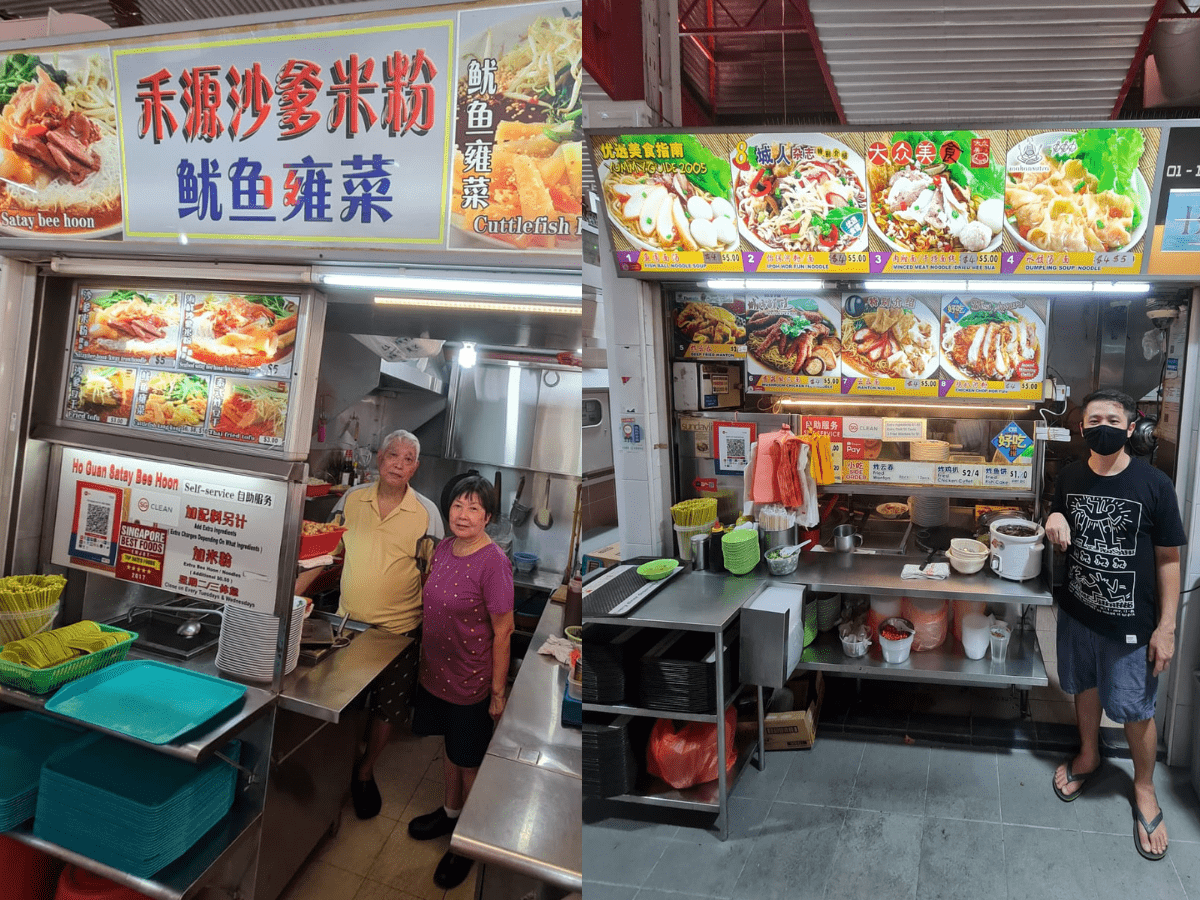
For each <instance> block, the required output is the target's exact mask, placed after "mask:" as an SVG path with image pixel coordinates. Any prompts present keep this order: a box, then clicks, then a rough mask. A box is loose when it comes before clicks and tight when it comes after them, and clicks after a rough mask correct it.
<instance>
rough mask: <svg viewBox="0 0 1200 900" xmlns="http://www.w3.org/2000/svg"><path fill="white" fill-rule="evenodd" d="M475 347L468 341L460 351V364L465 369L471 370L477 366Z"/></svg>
mask: <svg viewBox="0 0 1200 900" xmlns="http://www.w3.org/2000/svg"><path fill="white" fill-rule="evenodd" d="M475 359H476V356H475V345H474V344H473V343H472V342H471V341H466V342H465V343H464V344H463V345H462V349H461V350H459V351H458V364H459V365H460V366H462V367H463V368H464V369H470V368H472V367H473V366H474V365H475Z"/></svg>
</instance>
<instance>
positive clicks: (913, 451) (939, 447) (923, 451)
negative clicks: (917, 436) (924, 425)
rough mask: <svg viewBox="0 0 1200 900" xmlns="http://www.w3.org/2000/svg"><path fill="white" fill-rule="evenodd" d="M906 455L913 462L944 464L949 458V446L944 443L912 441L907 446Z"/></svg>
mask: <svg viewBox="0 0 1200 900" xmlns="http://www.w3.org/2000/svg"><path fill="white" fill-rule="evenodd" d="M908 455H909V458H910V459H911V460H912V461H913V462H945V461H946V460H948V459H949V458H950V444H949V443H948V442H946V441H913V442H912V443H911V444H909V445H908Z"/></svg>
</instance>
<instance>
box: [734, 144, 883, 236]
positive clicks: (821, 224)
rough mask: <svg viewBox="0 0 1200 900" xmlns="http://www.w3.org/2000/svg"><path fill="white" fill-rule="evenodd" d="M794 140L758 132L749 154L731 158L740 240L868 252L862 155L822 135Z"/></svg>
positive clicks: (748, 149) (748, 151)
mask: <svg viewBox="0 0 1200 900" xmlns="http://www.w3.org/2000/svg"><path fill="white" fill-rule="evenodd" d="M791 138H794V141H795V142H793V140H791V139H789V136H788V135H770V134H765V135H764V134H760V135H753V136H751V137H750V138H748V139H747V140H746V142H745V144H746V147H747V152H745V153H739V151H735V152H734V154H733V155H732V156H731V168H732V173H733V192H734V203H735V205H736V207H737V217H738V228H739V229H740V230H741V232H742V235H743V236H744V237H745V238H746V240H748V241H749V242H750V243H751V244H753V245H754V246H756V247H758V248H759V249H762V250H780V251H790V252H808V251H817V252H833V251H858V250H865V249H866V247H867V231H866V227H865V222H864V217H865V216H866V211H867V190H866V187H865V185H866V175H865V170H864V167H863V161H862V157H861V156H859V155H858V154H857V153H855V152H854V151H853V150H851V149H850V148H848V147H846V146H845V145H844V144H842V143H841V142H840V141H836V140H834V139H832V138H829V137H826V136H824V135H794V136H791ZM806 142H811V143H806ZM759 148H762V150H763V151H764V152H763V153H762V154H761V155H760V154H759V152H758V150H759ZM742 159H745V160H746V162H745V163H744V164H741V163H740V162H739V160H742Z"/></svg>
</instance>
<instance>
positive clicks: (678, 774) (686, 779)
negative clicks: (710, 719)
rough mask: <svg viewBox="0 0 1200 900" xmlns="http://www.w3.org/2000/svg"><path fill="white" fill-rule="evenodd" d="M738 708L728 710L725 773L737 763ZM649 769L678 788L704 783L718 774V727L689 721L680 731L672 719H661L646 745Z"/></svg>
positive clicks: (731, 769)
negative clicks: (735, 738)
mask: <svg viewBox="0 0 1200 900" xmlns="http://www.w3.org/2000/svg"><path fill="white" fill-rule="evenodd" d="M736 731H737V710H736V709H734V708H733V707H732V706H731V707H730V708H729V709H727V710H726V711H725V772H726V774H728V773H729V772H732V771H733V766H734V764H735V763H736V762H737V750H736V748H735V745H734V736H735V732H736ZM646 768H647V769H648V770H649V772H650V774H651V775H654V776H656V777H658V778H661V779H662V780H663V781H665V782H666V783H667V784H669V785H670V786H671V787H673V788H675V789H676V790H682V789H683V788H686V787H691V786H692V785H693V784H703V783H704V782H705V781H713V780H714V779H716V777H717V726H716V724H715V723H714V724H710V723H707V722H688V723H687V724H686V725H684V726H683V727H682V728H680V729H679V730H678V731H676V730H675V723H674V722H673V721H671V720H670V719H659V720H658V721H657V722H655V723H654V728H653V730H652V731H651V732H650V742H649V743H648V744H647V745H646Z"/></svg>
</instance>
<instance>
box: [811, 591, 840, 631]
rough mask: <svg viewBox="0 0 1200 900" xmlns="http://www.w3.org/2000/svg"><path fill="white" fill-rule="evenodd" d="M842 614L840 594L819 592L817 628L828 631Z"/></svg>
mask: <svg viewBox="0 0 1200 900" xmlns="http://www.w3.org/2000/svg"><path fill="white" fill-rule="evenodd" d="M841 615H842V595H841V594H821V595H819V596H818V597H817V630H818V631H828V630H829V629H830V628H833V627H834V626H835V625H837V623H838V619H839V618H840V617H841Z"/></svg>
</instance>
